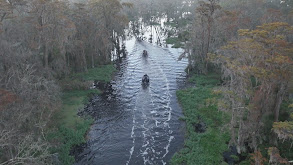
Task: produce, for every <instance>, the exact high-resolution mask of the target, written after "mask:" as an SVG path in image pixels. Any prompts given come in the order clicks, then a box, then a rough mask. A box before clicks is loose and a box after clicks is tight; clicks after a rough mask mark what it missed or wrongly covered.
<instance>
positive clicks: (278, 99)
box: [274, 83, 286, 122]
mask: <svg viewBox="0 0 293 165" xmlns="http://www.w3.org/2000/svg"><path fill="white" fill-rule="evenodd" d="M285 89H286V85H285V83H281V86H280V89H279V91H278V93H277V96H276V104H275V108H274V113H275V122H278V121H279V113H280V106H281V104H282V101H283V97H284V94H285V92H286V90H285Z"/></svg>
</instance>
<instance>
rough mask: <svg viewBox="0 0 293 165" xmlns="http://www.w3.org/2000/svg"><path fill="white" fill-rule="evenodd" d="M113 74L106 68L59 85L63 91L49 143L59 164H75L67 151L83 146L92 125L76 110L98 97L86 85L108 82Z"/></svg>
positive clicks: (109, 66)
mask: <svg viewBox="0 0 293 165" xmlns="http://www.w3.org/2000/svg"><path fill="white" fill-rule="evenodd" d="M114 71H115V68H114V67H113V66H112V65H107V66H103V67H98V68H94V69H90V70H89V71H88V72H87V73H78V74H72V75H70V76H68V77H67V78H65V79H63V80H61V81H60V86H61V87H62V89H63V94H62V107H61V109H60V111H58V112H56V113H55V114H54V116H53V121H52V123H53V124H52V130H51V131H50V133H48V139H49V141H51V142H52V143H53V144H54V146H55V147H54V148H52V150H51V151H52V153H58V157H59V160H60V161H61V164H64V165H70V164H73V163H74V157H73V156H70V150H71V149H72V147H74V146H76V145H79V144H82V143H84V142H85V134H86V132H87V131H88V130H89V128H90V125H91V124H92V122H93V120H92V119H90V118H88V119H84V118H81V117H79V116H78V115H77V112H78V109H80V108H83V106H84V104H86V103H87V102H88V100H89V98H90V97H92V96H93V95H94V94H99V93H101V92H100V91H98V90H89V89H88V88H89V85H90V84H91V83H92V82H93V81H94V80H98V81H104V82H109V81H110V80H111V76H112V75H113V72H114Z"/></svg>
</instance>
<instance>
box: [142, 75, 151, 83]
mask: <svg viewBox="0 0 293 165" xmlns="http://www.w3.org/2000/svg"><path fill="white" fill-rule="evenodd" d="M149 82H150V78H149V76H148V75H147V74H145V75H143V77H142V83H143V84H148V83H149Z"/></svg>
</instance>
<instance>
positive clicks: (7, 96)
mask: <svg viewBox="0 0 293 165" xmlns="http://www.w3.org/2000/svg"><path fill="white" fill-rule="evenodd" d="M17 99H18V97H17V96H16V95H15V94H13V93H12V92H9V91H7V90H4V89H0V111H2V110H4V108H5V107H6V106H7V105H9V104H11V103H14V102H16V101H17Z"/></svg>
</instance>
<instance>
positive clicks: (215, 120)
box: [171, 75, 230, 165]
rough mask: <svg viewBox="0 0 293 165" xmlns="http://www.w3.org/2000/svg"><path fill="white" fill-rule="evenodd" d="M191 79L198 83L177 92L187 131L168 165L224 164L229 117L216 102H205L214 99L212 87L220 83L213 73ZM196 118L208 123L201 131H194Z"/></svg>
mask: <svg viewBox="0 0 293 165" xmlns="http://www.w3.org/2000/svg"><path fill="white" fill-rule="evenodd" d="M190 81H192V82H194V81H195V82H197V85H196V86H197V87H196V88H190V89H186V90H180V91H178V92H177V97H178V99H179V102H180V104H181V105H182V108H183V112H184V115H185V122H186V128H187V132H186V140H185V144H184V148H183V149H182V150H181V151H180V152H178V153H176V154H175V155H174V156H173V158H172V160H171V164H174V165H178V164H187V165H197V164H199V165H201V164H225V162H223V152H224V151H226V150H228V145H227V143H228V141H229V140H230V136H229V133H228V130H227V129H226V128H225V124H227V123H228V122H229V117H228V115H227V114H225V113H224V112H220V111H218V109H217V106H216V105H213V104H209V103H208V102H207V100H208V99H217V97H218V96H216V95H214V94H213V93H212V89H213V87H215V84H219V78H218V77H217V76H216V75H208V76H196V77H192V78H191V79H190ZM199 119H200V120H202V121H203V122H205V123H206V124H207V130H206V132H204V133H196V132H195V128H194V124H196V123H198V122H199Z"/></svg>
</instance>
